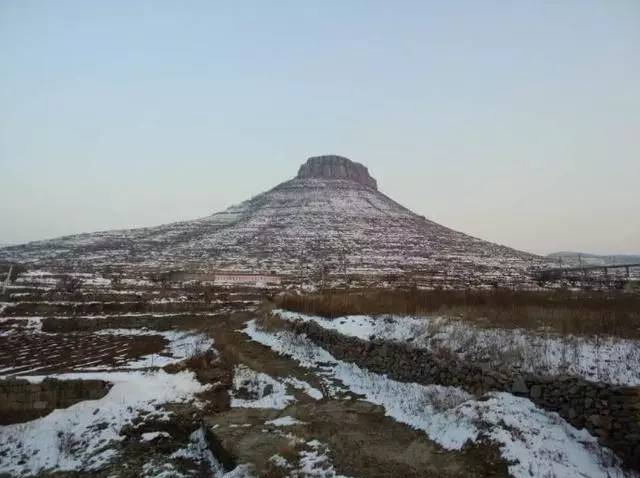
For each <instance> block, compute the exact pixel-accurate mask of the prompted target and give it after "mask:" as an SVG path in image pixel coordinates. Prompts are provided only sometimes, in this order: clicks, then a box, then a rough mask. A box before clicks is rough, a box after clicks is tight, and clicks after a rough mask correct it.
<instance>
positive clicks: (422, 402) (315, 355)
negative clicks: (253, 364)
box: [244, 321, 636, 478]
mask: <svg viewBox="0 0 640 478" xmlns="http://www.w3.org/2000/svg"><path fill="white" fill-rule="evenodd" d="M244 332H245V333H246V334H247V335H248V336H249V337H250V338H251V339H253V340H254V341H257V342H259V343H261V344H263V345H266V346H268V347H270V348H271V349H272V350H274V351H276V352H278V353H280V354H283V355H286V356H289V357H291V358H293V359H295V360H296V361H297V362H298V363H299V364H300V365H302V366H304V367H310V368H314V369H317V370H319V373H320V375H321V376H322V377H323V378H324V380H325V381H326V384H325V385H326V387H327V388H328V389H332V390H335V391H336V392H338V391H340V390H343V391H345V390H346V391H349V392H352V393H355V394H358V395H360V396H363V397H364V398H365V399H366V400H367V401H370V402H372V403H375V404H379V405H381V406H383V407H384V409H385V412H386V414H387V415H388V416H390V417H392V418H394V419H395V420H397V421H399V422H402V423H405V424H407V425H409V426H411V427H413V428H416V429H419V430H423V431H424V432H425V433H426V434H427V435H428V437H429V438H430V439H431V440H434V441H436V442H438V443H439V444H441V445H442V446H443V447H445V448H447V449H460V448H461V447H462V446H463V445H464V444H465V443H467V442H469V441H471V442H473V441H477V440H480V439H489V440H492V441H494V442H496V443H497V444H498V445H499V447H500V451H501V454H502V456H503V457H504V458H505V459H506V460H508V461H510V462H511V464H510V465H509V472H510V473H511V474H513V475H514V476H516V477H523V478H524V477H531V476H558V477H560V476H562V477H576V478H578V477H580V478H586V477H594V478H596V477H603V476H607V477H632V476H636V475H635V474H633V473H632V472H625V471H623V469H622V468H621V467H620V465H619V463H618V460H617V459H616V458H615V457H614V456H613V454H612V453H611V452H610V451H608V450H607V449H604V448H602V447H601V446H600V445H599V444H598V443H597V441H596V439H595V438H594V437H592V436H591V435H589V433H588V432H586V431H584V430H577V429H575V428H574V427H572V426H571V425H569V424H568V423H567V422H565V421H564V420H563V419H562V418H560V417H559V416H558V415H557V414H556V413H551V412H546V411H544V410H541V409H539V408H537V407H536V406H535V405H534V404H533V403H531V402H530V401H529V400H527V399H524V398H519V397H515V396H512V395H510V394H507V393H489V394H487V395H486V396H485V397H482V398H481V399H474V398H473V397H471V396H470V395H469V394H467V393H466V392H465V391H463V390H462V389H458V388H455V387H441V386H437V385H428V386H424V385H419V384H415V383H403V382H397V381H394V380H391V379H389V378H387V377H386V376H384V375H380V374H375V373H371V372H369V371H367V370H365V369H361V368H359V367H358V366H356V365H354V364H351V363H346V362H342V361H340V360H336V359H335V358H334V357H333V356H331V354H329V353H328V352H327V351H325V350H324V349H322V348H320V347H318V346H316V345H314V344H313V343H312V342H310V341H308V340H306V339H305V338H304V337H300V336H296V335H295V334H293V333H291V332H288V331H279V332H266V331H263V330H260V329H259V328H258V327H257V325H256V323H255V321H250V322H248V323H247V326H246V328H245V330H244Z"/></svg>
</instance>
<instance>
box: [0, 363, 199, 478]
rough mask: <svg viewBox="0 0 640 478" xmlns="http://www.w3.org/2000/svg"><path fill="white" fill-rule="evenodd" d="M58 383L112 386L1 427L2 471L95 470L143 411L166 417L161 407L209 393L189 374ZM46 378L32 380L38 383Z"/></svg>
mask: <svg viewBox="0 0 640 478" xmlns="http://www.w3.org/2000/svg"><path fill="white" fill-rule="evenodd" d="M54 377H55V378H60V379H78V378H83V379H97V380H105V381H108V382H111V383H113V387H112V388H111V390H110V391H109V392H108V393H107V395H106V396H104V397H103V398H101V399H99V400H86V401H83V402H80V403H77V404H75V405H73V406H71V407H69V408H66V409H58V410H54V411H53V412H51V413H50V414H48V415H47V416H45V417H42V418H39V419H36V420H33V421H30V422H26V423H19V424H15V425H8V426H3V427H0V456H1V457H2V459H1V460H0V473H7V474H10V475H14V476H16V475H29V474H36V473H39V472H41V471H44V470H50V469H54V468H55V469H56V470H61V471H65V470H77V471H86V472H88V471H91V470H95V469H98V468H100V467H102V466H103V465H105V464H106V463H107V462H109V460H111V459H112V458H114V456H115V453H116V451H115V450H114V447H113V442H114V441H116V442H117V441H120V440H122V436H121V435H120V431H121V430H122V427H123V426H125V425H127V424H130V423H131V422H132V420H134V419H135V418H136V417H138V416H140V415H141V414H143V413H148V414H150V416H153V415H157V416H158V417H162V416H166V412H163V411H158V410H157V408H156V407H157V406H158V405H162V404H164V403H168V402H187V401H192V400H194V395H195V394H197V393H199V392H203V391H204V390H206V388H207V387H206V386H203V385H201V384H200V383H199V382H198V381H197V380H196V378H195V376H194V375H193V373H191V372H186V371H185V372H180V373H177V374H168V373H165V372H164V371H162V370H157V371H154V372H113V373H83V374H63V375H58V376H54ZM44 378H45V377H29V380H30V381H36V382H37V381H39V380H42V379H44Z"/></svg>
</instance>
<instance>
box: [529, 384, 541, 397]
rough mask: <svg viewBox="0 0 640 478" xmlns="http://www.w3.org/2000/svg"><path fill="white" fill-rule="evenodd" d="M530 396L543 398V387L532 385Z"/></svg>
mask: <svg viewBox="0 0 640 478" xmlns="http://www.w3.org/2000/svg"><path fill="white" fill-rule="evenodd" d="M530 396H531V398H540V397H541V396H542V387H541V386H540V385H532V386H531V392H530Z"/></svg>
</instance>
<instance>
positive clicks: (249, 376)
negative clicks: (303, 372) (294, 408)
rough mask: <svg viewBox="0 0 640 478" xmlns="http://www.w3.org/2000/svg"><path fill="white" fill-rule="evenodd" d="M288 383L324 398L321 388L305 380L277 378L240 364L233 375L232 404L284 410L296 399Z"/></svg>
mask: <svg viewBox="0 0 640 478" xmlns="http://www.w3.org/2000/svg"><path fill="white" fill-rule="evenodd" d="M287 385H289V386H291V387H292V388H294V389H296V390H301V391H303V392H304V393H306V394H307V395H309V396H310V397H311V398H313V399H314V400H320V399H321V398H322V392H320V390H317V389H315V388H313V387H312V386H311V385H309V384H308V383H307V382H304V381H303V380H299V379H296V378H294V377H285V378H283V379H275V378H273V377H271V376H270V375H267V374H266V373H262V372H256V371H255V370H252V369H250V368H249V367H247V366H246V365H238V366H236V368H235V370H234V375H233V390H232V395H231V406H232V407H238V408H273V409H276V410H282V409H284V408H286V407H287V406H289V405H290V404H291V403H293V402H295V400H296V399H295V397H294V396H293V395H291V394H289V393H288V390H287Z"/></svg>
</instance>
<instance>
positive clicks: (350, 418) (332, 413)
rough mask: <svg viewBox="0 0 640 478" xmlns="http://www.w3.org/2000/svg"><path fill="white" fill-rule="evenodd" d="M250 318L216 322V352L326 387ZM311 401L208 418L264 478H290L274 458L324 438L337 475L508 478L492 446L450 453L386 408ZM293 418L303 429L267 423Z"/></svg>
mask: <svg viewBox="0 0 640 478" xmlns="http://www.w3.org/2000/svg"><path fill="white" fill-rule="evenodd" d="M250 318H252V316H251V315H250V314H248V313H243V314H235V315H232V316H230V317H229V318H228V319H227V320H224V321H218V322H216V323H215V324H211V326H210V329H209V332H210V333H211V334H212V336H213V337H214V340H215V348H216V349H217V350H218V351H219V352H220V353H221V355H222V357H223V361H224V362H225V363H226V364H228V366H233V365H237V364H244V365H245V366H247V367H249V368H251V369H253V370H255V371H257V372H262V373H265V374H268V375H270V376H271V377H273V378H276V379H278V378H286V377H295V378H296V379H299V380H304V381H306V382H307V383H309V384H310V385H311V386H313V387H316V388H318V389H320V390H322V381H321V380H320V379H319V378H318V377H317V376H315V374H314V372H313V371H312V370H308V369H304V368H301V367H299V366H297V365H296V363H295V362H294V361H292V360H290V359H288V358H286V357H283V356H280V355H278V354H276V353H275V352H273V351H271V350H270V349H269V348H267V347H265V346H262V345H260V344H258V343H255V342H252V341H250V339H249V338H248V337H247V336H245V335H244V334H243V333H241V332H239V331H238V329H241V328H243V324H244V322H245V321H247V320H249V319H250ZM322 391H323V395H324V398H323V399H321V400H314V399H313V398H311V397H310V396H308V395H307V394H305V393H303V392H301V391H299V390H294V389H293V388H290V389H289V390H288V393H290V394H292V395H295V397H296V402H294V403H293V404H291V405H289V406H288V407H287V408H285V409H283V410H271V409H255V408H231V409H230V410H228V411H225V412H222V413H216V414H212V415H209V416H207V417H206V418H205V422H206V423H207V424H208V425H210V426H211V427H213V432H214V434H215V435H216V436H217V437H218V439H219V440H220V442H221V445H222V446H223V448H225V449H226V450H227V451H229V452H230V453H231V454H232V455H233V456H235V457H236V459H237V462H238V463H247V462H250V463H253V464H254V465H255V467H256V471H257V473H258V474H259V476H269V477H278V476H286V474H287V473H288V472H289V471H290V470H289V471H286V470H283V469H282V468H280V467H278V466H276V465H274V463H273V461H272V460H270V459H271V457H273V456H274V455H280V456H282V457H284V458H285V459H287V460H288V461H290V462H292V461H295V460H296V458H299V457H300V451H301V450H302V449H303V447H304V446H305V442H307V443H308V442H310V441H312V440H319V441H320V442H322V443H325V444H327V445H328V447H329V450H330V457H331V461H332V462H333V465H334V467H335V470H336V472H337V473H338V474H343V475H347V476H351V477H367V478H368V477H371V478H377V477H406V478H413V477H416V478H417V477H431V476H433V477H436V476H437V477H492V476H508V475H507V472H506V466H505V464H504V463H503V462H502V461H501V460H500V458H499V455H498V453H497V450H496V449H495V448H494V447H492V446H490V445H472V446H469V447H466V448H465V449H464V450H462V451H447V450H444V449H443V448H442V447H440V446H439V445H437V444H435V443H433V442H431V441H430V440H428V438H427V437H426V435H425V434H424V433H423V432H420V431H417V430H413V429H411V428H409V427H408V426H406V425H403V424H400V423H398V422H396V421H394V420H392V419H391V418H389V417H386V416H385V415H384V410H383V408H382V407H379V406H376V405H373V404H371V403H369V402H366V401H363V400H359V399H357V397H353V396H350V395H349V394H346V395H345V396H344V397H338V398H327V397H328V395H327V394H326V393H324V390H322ZM286 416H290V417H293V418H295V419H297V420H299V421H301V422H304V423H303V424H296V425H293V426H287V427H277V426H274V425H270V424H265V422H267V421H269V420H273V419H276V418H279V417H286Z"/></svg>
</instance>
